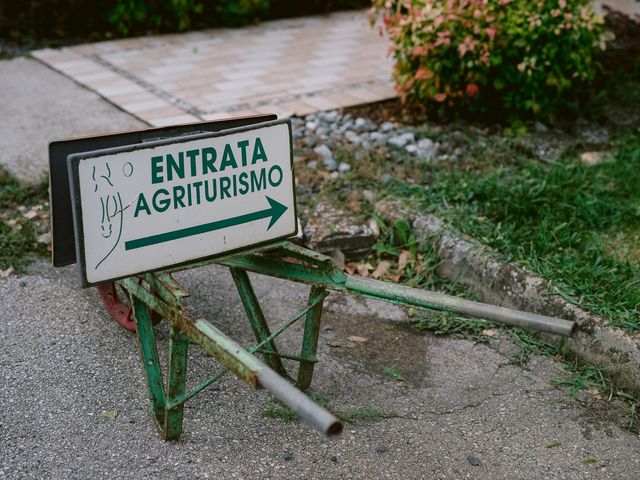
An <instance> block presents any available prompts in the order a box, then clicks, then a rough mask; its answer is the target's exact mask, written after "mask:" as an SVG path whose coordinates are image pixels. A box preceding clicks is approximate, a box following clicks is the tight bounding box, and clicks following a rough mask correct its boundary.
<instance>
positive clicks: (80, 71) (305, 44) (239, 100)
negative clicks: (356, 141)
mask: <svg viewBox="0 0 640 480" xmlns="http://www.w3.org/2000/svg"><path fill="white" fill-rule="evenodd" d="M32 55H33V57H35V58H37V59H38V60H40V61H42V62H44V63H46V64H47V65H49V66H51V67H52V68H54V69H56V70H58V71H60V72H62V73H64V74H65V75H67V76H69V77H70V78H72V79H73V80H75V81H76V82H78V83H80V84H82V85H84V86H86V87H88V88H89V89H92V90H95V91H96V92H97V93H99V94H100V95H101V96H103V97H104V98H106V99H108V100H109V101H110V102H112V103H114V104H115V105H117V106H119V107H120V108H122V109H123V110H125V111H127V112H129V113H131V114H132V115H135V116H136V117H138V118H139V119H141V120H143V121H145V122H147V123H149V124H150V125H154V126H165V125H172V124H179V123H189V122H195V121H199V120H214V119H217V118H222V117H229V116H238V115H247V114H255V113H266V112H269V113H277V114H279V115H290V114H297V115H305V114H308V113H311V112H315V111H318V110H329V109H334V108H338V107H347V106H352V105H356V104H360V103H366V102H373V101H378V100H384V99H387V98H392V97H395V96H396V92H395V90H394V87H393V82H392V81H391V71H392V70H391V69H392V59H391V58H390V57H389V55H388V43H387V40H386V39H385V38H383V37H381V36H380V35H379V34H378V32H377V30H376V29H373V28H371V27H370V25H369V23H368V20H367V17H366V12H364V11H356V12H353V11H352V12H340V13H333V14H331V15H326V16H313V17H303V18H295V19H286V20H276V21H270V22H264V23H262V24H260V25H257V26H252V27H247V28H242V29H234V30H232V29H214V30H206V31H200V32H190V33H184V34H173V35H162V36H153V37H142V38H132V39H124V40H116V41H108V42H100V43H94V44H89V45H80V46H75V47H68V48H62V49H58V50H53V49H45V50H38V51H35V52H32Z"/></svg>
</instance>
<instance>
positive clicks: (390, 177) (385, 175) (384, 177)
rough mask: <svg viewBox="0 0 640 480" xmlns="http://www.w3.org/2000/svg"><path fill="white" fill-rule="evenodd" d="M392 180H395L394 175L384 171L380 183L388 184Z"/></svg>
mask: <svg viewBox="0 0 640 480" xmlns="http://www.w3.org/2000/svg"><path fill="white" fill-rule="evenodd" d="M391 180H393V175H391V174H389V173H383V174H382V175H380V184H381V185H386V184H387V183H389V182H390V181H391Z"/></svg>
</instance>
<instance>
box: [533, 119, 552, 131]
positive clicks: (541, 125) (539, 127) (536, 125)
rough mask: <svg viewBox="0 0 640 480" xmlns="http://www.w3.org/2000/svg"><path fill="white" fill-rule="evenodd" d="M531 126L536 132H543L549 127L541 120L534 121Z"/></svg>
mask: <svg viewBox="0 0 640 480" xmlns="http://www.w3.org/2000/svg"><path fill="white" fill-rule="evenodd" d="M533 128H535V130H536V132H538V133H544V132H548V131H549V128H548V127H547V126H546V125H545V124H544V123H542V122H536V123H534V125H533Z"/></svg>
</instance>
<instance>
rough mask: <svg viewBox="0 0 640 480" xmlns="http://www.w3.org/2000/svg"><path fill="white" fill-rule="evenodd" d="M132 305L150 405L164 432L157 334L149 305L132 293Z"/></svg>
mask: <svg viewBox="0 0 640 480" xmlns="http://www.w3.org/2000/svg"><path fill="white" fill-rule="evenodd" d="M131 305H132V307H133V316H134V319H135V322H136V333H137V337H138V346H139V347H140V358H141V360H142V366H143V367H144V373H145V378H146V380H147V393H148V396H149V407H150V409H151V414H152V415H153V418H154V420H155V423H156V425H157V427H158V429H159V430H160V431H161V432H162V430H163V428H162V425H163V424H164V417H165V405H166V403H165V395H164V385H163V382H162V372H161V370H160V361H159V358H158V349H157V347H156V336H155V333H154V332H153V325H152V323H151V315H150V314H149V307H147V305H145V304H144V303H143V302H142V301H141V300H139V299H138V298H137V297H136V296H134V295H131Z"/></svg>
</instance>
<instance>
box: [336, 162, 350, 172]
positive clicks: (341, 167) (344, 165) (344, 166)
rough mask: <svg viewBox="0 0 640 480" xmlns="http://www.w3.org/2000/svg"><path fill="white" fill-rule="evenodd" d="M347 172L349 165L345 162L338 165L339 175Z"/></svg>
mask: <svg viewBox="0 0 640 480" xmlns="http://www.w3.org/2000/svg"><path fill="white" fill-rule="evenodd" d="M349 170H351V165H349V164H348V163H347V162H340V165H338V171H339V172H340V173H346V172H348V171H349Z"/></svg>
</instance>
